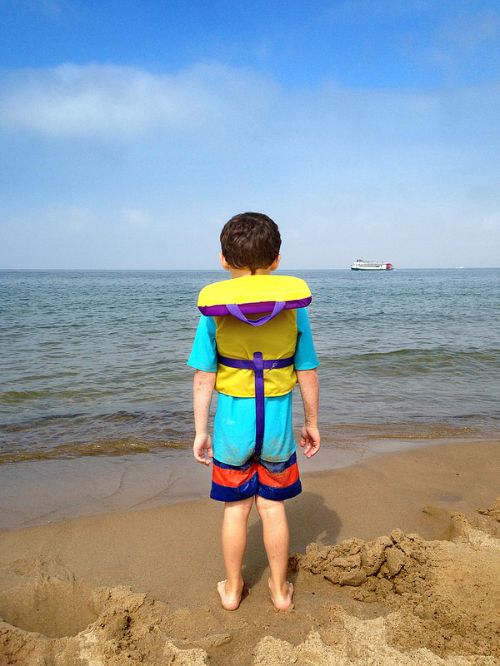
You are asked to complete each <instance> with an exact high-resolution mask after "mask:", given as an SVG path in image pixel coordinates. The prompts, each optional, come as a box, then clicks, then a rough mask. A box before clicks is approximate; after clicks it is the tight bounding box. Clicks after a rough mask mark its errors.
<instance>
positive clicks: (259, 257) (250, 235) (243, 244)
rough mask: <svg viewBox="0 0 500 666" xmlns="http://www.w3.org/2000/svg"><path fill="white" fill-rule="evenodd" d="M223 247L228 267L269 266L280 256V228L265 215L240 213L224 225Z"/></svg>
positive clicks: (222, 232)
mask: <svg viewBox="0 0 500 666" xmlns="http://www.w3.org/2000/svg"><path fill="white" fill-rule="evenodd" d="M220 244H221V249H222V254H223V255H224V257H225V259H226V261H227V263H228V264H229V265H230V266H233V267H234V268H249V269H250V270H251V272H252V275H254V274H255V271H256V270H257V269H258V268H267V267H268V266H270V265H271V264H272V263H273V261H274V260H275V259H276V257H277V256H278V255H279V253H280V247H281V236H280V231H279V229H278V225H277V224H276V223H275V222H273V221H272V220H271V218H270V217H268V216H267V215H264V213H240V214H239V215H235V216H234V217H232V218H231V219H230V220H229V221H228V222H226V224H225V225H224V227H223V229H222V231H221V235H220Z"/></svg>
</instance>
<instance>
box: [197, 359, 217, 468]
mask: <svg viewBox="0 0 500 666" xmlns="http://www.w3.org/2000/svg"><path fill="white" fill-rule="evenodd" d="M216 375H217V373H216V372H204V371H203V370H196V372H195V373H194V379H193V409H194V426H195V438H194V443H193V455H194V457H195V459H196V460H197V461H198V462H199V463H202V464H204V465H210V462H211V459H212V458H213V451H212V442H211V438H210V435H209V434H208V414H209V411H210V402H211V400H212V392H213V390H214V386H215V377H216Z"/></svg>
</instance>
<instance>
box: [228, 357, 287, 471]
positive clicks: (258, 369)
mask: <svg viewBox="0 0 500 666" xmlns="http://www.w3.org/2000/svg"><path fill="white" fill-rule="evenodd" d="M293 359H294V357H293V356H289V357H287V358H277V359H273V360H268V359H266V360H264V359H263V358H262V352H254V354H253V359H240V358H230V357H229V356H222V355H221V354H219V355H218V361H219V363H222V365H227V367H228V368H237V369H239V370H253V372H254V379H255V456H256V457H257V458H260V454H261V453H262V445H263V443H264V424H265V410H264V407H265V403H264V370H272V369H273V368H286V367H287V366H289V365H293Z"/></svg>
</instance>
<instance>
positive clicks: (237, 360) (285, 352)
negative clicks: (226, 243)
mask: <svg viewBox="0 0 500 666" xmlns="http://www.w3.org/2000/svg"><path fill="white" fill-rule="evenodd" d="M311 299H312V297H311V292H310V290H309V287H308V285H307V283H306V282H305V281H304V280H302V279H300V278H297V277H292V276H285V275H248V276H245V277H240V278H233V279H229V280H223V281H222V282H215V283H213V284H209V285H207V286H206V287H204V288H203V289H202V290H201V292H200V294H199V298H198V308H199V310H200V311H201V312H202V314H204V315H207V316H213V317H214V318H215V321H216V326H217V327H216V344H217V352H218V361H219V363H218V367H217V379H216V385H215V388H216V390H217V391H218V392H219V393H225V394H227V395H232V396H236V397H241V398H249V397H257V393H258V392H259V385H258V384H259V376H260V375H261V374H262V375H263V394H264V395H265V396H279V395H284V394H286V393H289V392H290V391H291V390H292V389H293V387H294V385H295V383H296V381H297V376H296V373H295V369H294V366H293V355H294V353H295V346H296V343H297V323H296V312H295V310H296V309H297V308H301V307H306V306H307V305H309V303H310V302H311ZM259 359H262V362H263V363H262V367H256V365H255V362H257V365H258V366H259V363H260V360H259Z"/></svg>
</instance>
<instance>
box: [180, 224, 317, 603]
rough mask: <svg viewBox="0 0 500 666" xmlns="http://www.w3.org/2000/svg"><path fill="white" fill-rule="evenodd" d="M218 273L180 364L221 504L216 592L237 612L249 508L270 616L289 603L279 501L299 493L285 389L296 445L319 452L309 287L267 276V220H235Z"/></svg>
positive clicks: (273, 243)
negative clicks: (295, 405)
mask: <svg viewBox="0 0 500 666" xmlns="http://www.w3.org/2000/svg"><path fill="white" fill-rule="evenodd" d="M220 240H221V255H220V260H221V264H222V267H223V268H224V269H226V270H228V271H229V273H230V274H231V278H232V279H231V280H224V281H223V282H218V283H215V284H212V285H208V286H207V287H205V288H204V289H203V290H202V291H201V292H200V297H199V300H198V307H199V309H200V311H201V312H202V316H201V318H200V321H199V324H198V329H197V332H196V336H195V340H194V344H193V348H192V351H191V355H190V357H189V360H188V365H190V366H191V367H193V368H195V370H196V372H195V375H194V384H193V402H194V421H195V431H196V434H195V440H194V444H193V454H194V457H195V459H196V460H197V461H198V462H200V463H202V464H205V465H210V463H211V462H213V467H212V489H211V493H210V496H211V497H212V498H213V499H216V500H220V501H223V502H225V507H224V518H223V523H222V550H223V555H224V564H225V568H226V579H225V580H223V581H221V582H219V583H218V585H217V589H218V592H219V595H220V598H221V602H222V606H223V607H224V608H225V609H226V610H235V609H236V608H238V606H239V604H240V601H241V595H242V592H243V586H244V582H243V577H242V563H243V556H244V553H245V549H246V541H247V523H248V516H249V513H250V510H251V509H252V506H253V504H254V503H255V506H256V508H257V511H258V513H259V516H260V518H261V521H262V526H263V537H264V546H265V549H266V553H267V557H268V561H269V568H270V578H269V590H270V594H271V599H272V602H273V604H274V606H275V608H276V609H278V610H287V609H288V608H290V607H291V606H292V596H293V585H292V583H290V582H288V581H287V579H286V574H287V564H288V548H289V530H288V521H287V517H286V511H285V504H284V500H286V499H289V498H291V497H295V496H296V495H298V494H299V493H300V492H301V490H302V488H301V483H300V479H299V474H298V468H297V461H296V452H295V441H294V436H293V431H292V390H293V386H294V384H295V383H296V382H297V381H298V383H299V387H300V391H301V395H302V401H303V404H304V425H303V427H302V432H301V438H300V446H301V447H302V449H303V453H304V455H305V456H306V457H307V458H310V457H311V456H313V455H315V454H316V453H317V452H318V450H319V448H320V435H319V431H318V404H319V388H318V376H317V370H316V368H317V366H318V365H319V362H318V359H317V356H316V353H315V350H314V345H313V341H312V335H311V330H310V327H309V321H308V316H307V310H306V307H305V306H306V305H308V304H309V303H310V301H311V295H310V292H309V288H308V286H307V284H306V283H305V282H304V281H303V280H300V279H299V278H295V277H287V276H277V275H275V276H271V273H272V272H273V271H275V270H276V269H277V268H278V265H279V262H280V259H281V256H280V247H281V237H280V233H279V229H278V227H277V225H276V224H275V223H274V222H273V221H272V220H271V219H270V218H269V217H267V215H263V214H261V213H242V214H240V215H236V216H235V217H233V218H231V219H230V220H229V221H228V222H227V223H226V224H225V226H224V228H223V229H222V233H221V237H220ZM214 388H215V390H216V391H217V392H218V401H217V410H216V414H215V419H214V435H213V448H212V444H211V438H210V436H209V434H208V432H207V425H208V415H209V409H210V402H211V397H212V392H213V390H214Z"/></svg>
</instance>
